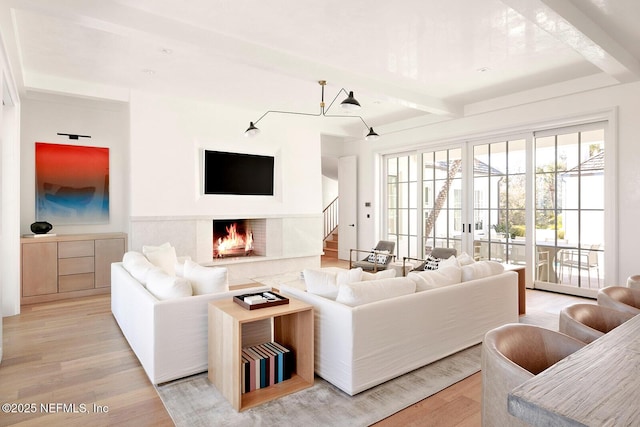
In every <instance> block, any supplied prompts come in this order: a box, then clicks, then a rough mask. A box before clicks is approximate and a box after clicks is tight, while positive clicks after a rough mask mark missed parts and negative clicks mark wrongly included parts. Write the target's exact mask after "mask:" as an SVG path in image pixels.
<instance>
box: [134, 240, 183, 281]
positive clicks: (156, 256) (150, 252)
mask: <svg viewBox="0 0 640 427" xmlns="http://www.w3.org/2000/svg"><path fill="white" fill-rule="evenodd" d="M142 253H143V254H144V256H146V257H147V259H148V260H149V261H151V263H152V264H153V265H155V266H156V267H160V268H161V269H162V270H164V272H165V273H167V274H168V275H169V276H175V275H176V263H177V262H178V257H177V256H176V249H175V248H174V247H173V246H171V244H170V243H168V242H167V243H163V244H162V245H160V246H143V247H142Z"/></svg>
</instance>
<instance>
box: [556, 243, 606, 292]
mask: <svg viewBox="0 0 640 427" xmlns="http://www.w3.org/2000/svg"><path fill="white" fill-rule="evenodd" d="M599 247H600V245H591V246H590V248H589V249H583V250H578V249H562V250H561V251H560V252H559V259H560V277H561V278H562V277H563V273H564V268H565V267H566V268H568V269H569V283H571V281H572V278H573V269H574V268H575V269H577V270H578V272H580V271H582V270H586V272H587V278H588V280H589V287H591V271H592V270H595V271H596V274H597V278H598V289H599V288H600V265H599V264H598V250H597V249H598V248H599Z"/></svg>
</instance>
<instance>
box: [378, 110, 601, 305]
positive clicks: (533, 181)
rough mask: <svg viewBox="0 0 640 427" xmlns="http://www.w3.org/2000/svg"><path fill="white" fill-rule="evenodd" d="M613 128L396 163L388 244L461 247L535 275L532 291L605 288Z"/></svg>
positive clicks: (389, 171)
mask: <svg viewBox="0 0 640 427" xmlns="http://www.w3.org/2000/svg"><path fill="white" fill-rule="evenodd" d="M605 134H606V122H599V123H593V124H588V125H582V126H579V127H571V128H564V129H554V130H545V131H540V132H529V133H526V134H521V135H514V136H512V137H508V138H499V139H497V138H496V139H489V140H484V141H469V142H464V143H460V144H459V145H457V146H455V147H453V148H446V149H440V150H422V151H416V152H411V153H402V154H397V155H387V156H385V158H384V162H385V166H384V167H385V172H386V174H385V187H384V188H385V189H386V194H385V200H386V225H387V227H386V230H385V231H386V238H387V239H390V240H394V241H396V242H397V248H398V249H397V255H398V257H399V258H400V259H401V258H402V257H403V256H409V257H418V258H421V257H424V255H425V253H426V252H428V251H429V249H430V248H433V247H451V248H456V249H457V250H458V253H460V252H462V251H465V252H467V253H469V254H470V255H471V254H472V255H473V257H474V258H475V259H476V260H494V261H498V262H502V263H507V264H517V265H523V266H525V267H526V271H527V285H528V286H529V287H531V286H534V284H535V287H536V288H545V289H550V290H556V291H561V292H567V293H574V294H578V295H591V296H592V295H594V294H595V292H596V291H597V289H598V288H601V287H604V283H605V280H604V273H605V269H604V261H605V239H606V237H607V236H606V233H605V227H604V224H605V215H606V212H605V207H606V206H610V205H611V204H610V203H607V201H606V200H607V194H606V188H607V186H606V184H605V176H606V174H605V157H604V153H605V150H604V146H605V145H604V144H605V141H604V139H605Z"/></svg>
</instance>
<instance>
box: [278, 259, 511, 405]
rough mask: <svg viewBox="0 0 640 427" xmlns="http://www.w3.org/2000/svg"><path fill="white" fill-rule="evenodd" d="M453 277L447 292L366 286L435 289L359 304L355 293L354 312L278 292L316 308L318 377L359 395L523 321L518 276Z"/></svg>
mask: <svg viewBox="0 0 640 427" xmlns="http://www.w3.org/2000/svg"><path fill="white" fill-rule="evenodd" d="M459 270H461V269H459ZM467 270H468V269H467ZM452 271H454V276H455V275H456V274H457V278H458V280H457V283H455V284H450V285H448V286H443V285H444V284H443V283H439V284H434V283H432V282H433V280H432V278H427V279H426V280H425V278H424V277H422V278H421V277H417V276H413V277H409V276H408V277H402V278H394V279H382V280H381V281H380V280H374V281H371V282H367V283H366V284H365V285H363V286H367V285H372V284H374V283H375V282H383V281H386V282H387V285H389V286H390V287H393V288H394V289H397V288H396V285H400V286H401V287H405V289H406V287H407V286H409V287H410V285H409V282H411V281H412V280H413V281H414V289H416V287H417V288H418V289H425V287H431V288H433V289H430V290H422V291H417V292H411V291H408V292H405V294H404V295H401V296H394V297H390V298H386V299H381V300H378V301H375V302H369V303H364V304H361V305H356V304H357V301H355V303H354V298H352V297H353V295H354V294H355V295H356V298H355V300H357V299H358V298H357V292H355V293H354V292H353V291H350V292H349V294H350V295H351V297H350V298H351V302H350V303H351V304H353V305H355V306H351V305H347V304H343V303H341V302H338V301H339V300H340V296H338V298H337V300H338V301H336V300H334V299H332V295H330V296H329V297H324V296H320V295H318V294H314V293H311V292H307V291H306V290H304V289H300V287H299V286H287V285H286V284H283V285H282V286H281V287H280V291H281V293H282V294H284V295H287V296H289V297H293V298H297V299H300V300H302V301H305V302H307V303H309V304H311V305H313V306H314V309H315V372H316V374H318V375H319V376H320V377H322V378H324V379H325V380H327V381H329V382H330V383H332V384H334V385H335V386H337V387H338V388H340V389H341V390H343V391H344V392H346V393H348V394H349V395H354V394H357V393H360V392H362V391H364V390H367V389H369V388H371V387H373V386H376V385H378V384H381V383H383V382H385V381H387V380H390V379H392V378H395V377H398V376H400V375H402V374H404V373H407V372H409V371H411V370H414V369H416V368H419V367H421V366H424V365H427V364H429V363H431V362H434V361H436V360H439V359H441V358H444V357H446V356H448V355H451V354H453V353H455V352H458V351H460V350H463V349H465V348H467V347H470V346H473V345H475V344H478V343H480V342H482V339H483V337H484V334H485V333H486V332H487V331H489V330H490V329H493V328H495V327H498V326H501V325H504V324H506V323H513V322H518V276H517V273H515V272H512V271H503V272H501V273H499V274H495V275H491V276H489V277H482V278H478V279H472V280H467V281H464V282H461V283H460V281H461V279H462V277H463V276H467V277H466V278H467V279H468V278H469V272H468V271H467V274H461V273H460V272H456V271H455V270H452ZM305 274H306V272H305ZM412 274H414V275H416V274H420V273H412ZM484 274H487V273H486V272H485V273H484ZM482 275H483V274H479V275H478V276H482ZM424 276H425V277H426V276H429V273H426V274H425V275H424ZM440 280H442V279H440ZM446 280H447V279H445V281H446ZM453 282H456V280H455V279H454V280H453ZM363 283H364V282H363ZM426 283H431V284H430V285H428V286H425V284H426ZM450 283H451V282H450ZM342 286H343V285H340V286H339V288H340V289H342ZM383 286H386V285H383V284H381V285H380V287H383ZM362 289H367V288H360V290H362ZM376 292H377V291H376Z"/></svg>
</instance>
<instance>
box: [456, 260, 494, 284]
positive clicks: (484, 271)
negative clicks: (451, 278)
mask: <svg viewBox="0 0 640 427" xmlns="http://www.w3.org/2000/svg"><path fill="white" fill-rule="evenodd" d="M503 271H504V265H502V264H500V263H499V262H496V261H478V262H474V263H473V264H469V265H465V266H463V267H462V281H463V282H468V281H469V280H475V279H482V278H483V277H489V276H495V275H497V274H500V273H502V272H503Z"/></svg>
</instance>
